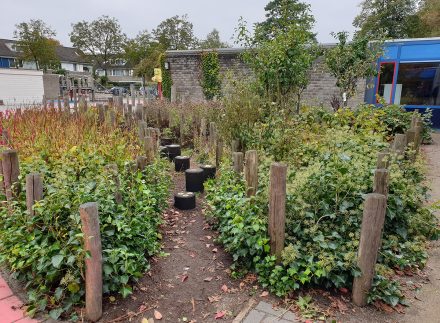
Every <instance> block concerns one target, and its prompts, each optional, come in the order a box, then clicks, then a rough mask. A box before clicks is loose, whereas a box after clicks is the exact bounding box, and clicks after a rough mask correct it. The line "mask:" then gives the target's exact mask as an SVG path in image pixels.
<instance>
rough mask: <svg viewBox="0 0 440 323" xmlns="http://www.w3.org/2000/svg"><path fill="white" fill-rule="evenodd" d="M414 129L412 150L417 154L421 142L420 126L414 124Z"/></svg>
mask: <svg viewBox="0 0 440 323" xmlns="http://www.w3.org/2000/svg"><path fill="white" fill-rule="evenodd" d="M414 131H415V136H414V150H415V151H416V154H418V152H419V150H420V145H421V144H422V127H420V126H415V127H414Z"/></svg>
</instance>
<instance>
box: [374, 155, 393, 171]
mask: <svg viewBox="0 0 440 323" xmlns="http://www.w3.org/2000/svg"><path fill="white" fill-rule="evenodd" d="M389 165H390V154H389V153H388V152H380V153H378V154H377V164H376V168H377V169H387V168H388V167H389Z"/></svg>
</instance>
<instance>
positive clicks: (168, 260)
mask: <svg viewBox="0 0 440 323" xmlns="http://www.w3.org/2000/svg"><path fill="white" fill-rule="evenodd" d="M433 139H434V143H433V144H432V145H428V146H424V147H423V153H424V154H425V155H426V157H427V161H428V167H427V171H428V178H429V180H430V181H431V187H432V190H431V201H430V202H435V201H438V200H440V173H439V170H440V133H435V134H434V135H433ZM193 167H196V165H193ZM173 181H174V190H173V195H174V193H177V192H183V191H185V187H184V186H185V178H184V174H183V173H174V172H173ZM173 195H172V196H170V202H169V203H170V207H169V209H168V210H167V211H166V212H165V214H164V223H163V225H162V226H161V232H162V237H163V252H164V255H163V256H157V257H155V258H153V259H152V260H151V271H150V272H149V273H148V274H147V275H145V276H144V277H143V278H142V279H140V281H139V282H138V283H137V285H136V286H135V287H134V292H133V294H132V295H131V296H130V297H128V298H127V299H122V298H121V297H119V296H116V297H115V298H113V297H109V296H106V297H105V299H104V314H103V318H102V320H101V322H142V320H143V319H147V320H148V319H150V322H152V319H153V318H154V317H155V311H157V312H159V313H160V315H161V316H162V319H161V320H158V319H155V320H154V321H155V322H156V323H157V322H193V323H194V322H198V323H200V322H219V321H221V322H232V321H234V318H235V317H236V316H237V315H238V314H239V313H240V312H243V311H245V310H248V309H249V307H250V306H249V305H250V304H257V303H258V302H259V301H260V300H264V301H266V302H269V303H272V304H278V305H280V306H282V307H283V308H288V307H289V306H288V305H285V304H283V300H281V299H279V298H276V297H274V296H272V295H267V293H266V292H264V291H263V290H262V289H261V288H259V287H258V284H257V282H256V277H255V276H254V275H252V274H249V275H248V276H246V277H244V278H243V279H232V278H231V275H230V269H229V266H230V265H231V264H232V259H231V257H230V256H229V255H228V254H227V253H226V251H225V250H224V249H223V248H222V247H221V246H220V245H218V244H216V242H215V240H216V237H217V234H216V232H215V231H213V230H212V229H211V228H210V226H209V224H208V223H207V222H206V218H205V209H204V195H203V194H199V195H197V207H196V209H194V210H192V211H179V210H177V209H175V208H174V207H173V206H172V205H173ZM438 216H439V217H440V215H439V214H438ZM429 254H430V258H429V261H428V264H427V267H426V268H425V269H424V270H423V271H420V272H418V273H415V274H413V273H405V274H403V275H402V276H400V277H398V279H399V280H400V281H401V284H402V285H403V286H405V288H406V296H407V300H408V302H409V303H410V306H409V307H403V306H400V307H397V308H396V309H392V308H391V307H387V306H383V305H380V306H368V307H365V308H358V307H355V306H353V305H352V304H351V301H350V293H349V291H346V290H322V289H308V290H303V291H301V292H300V293H301V294H309V295H311V296H312V297H313V304H314V305H313V306H314V308H313V310H312V312H315V317H319V316H321V314H322V315H324V316H325V317H326V318H327V319H328V320H330V321H331V320H332V319H335V320H336V321H338V322H356V323H358V322H365V323H367V322H390V323H391V322H393V323H394V322H408V323H409V322H416V321H419V322H440V242H438V241H437V242H432V243H431V245H430V251H429ZM406 274H409V275H406ZM2 275H3V277H4V278H5V279H8V275H7V273H6V272H5V271H3V272H2ZM8 282H9V283H10V284H11V288H12V289H13V290H14V291H16V292H20V291H22V290H23V289H22V286H20V285H19V284H17V283H15V282H14V280H12V279H8ZM19 295H20V296H21V298H22V299H23V300H25V297H24V294H19ZM294 296H297V295H294ZM291 309H292V310H296V309H295V307H292V308H291ZM157 312H156V316H157V315H158V314H157ZM216 315H217V316H223V317H222V320H216V318H215V317H216ZM243 315H244V314H243V313H241V316H243ZM298 315H301V313H298ZM144 322H145V321H144ZM144 322H142V323H144ZM234 322H236V321H234Z"/></svg>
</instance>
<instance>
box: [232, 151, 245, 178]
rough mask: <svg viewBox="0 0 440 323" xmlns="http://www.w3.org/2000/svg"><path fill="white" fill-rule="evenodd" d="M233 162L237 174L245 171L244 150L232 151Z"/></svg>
mask: <svg viewBox="0 0 440 323" xmlns="http://www.w3.org/2000/svg"><path fill="white" fill-rule="evenodd" d="M232 162H233V165H234V166H233V168H234V172H236V173H237V174H241V173H243V153H242V152H234V153H232Z"/></svg>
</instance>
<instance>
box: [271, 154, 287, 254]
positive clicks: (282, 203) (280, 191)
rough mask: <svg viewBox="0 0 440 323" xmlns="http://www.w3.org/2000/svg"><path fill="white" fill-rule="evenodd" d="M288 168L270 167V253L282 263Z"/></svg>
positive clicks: (284, 166) (276, 165)
mask: <svg viewBox="0 0 440 323" xmlns="http://www.w3.org/2000/svg"><path fill="white" fill-rule="evenodd" d="M286 181H287V166H286V165H284V164H280V163H273V164H272V165H271V166H270V186H269V237H270V253H271V255H275V256H276V257H277V259H278V261H280V259H281V252H282V251H283V249H284V239H285V230H286Z"/></svg>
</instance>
